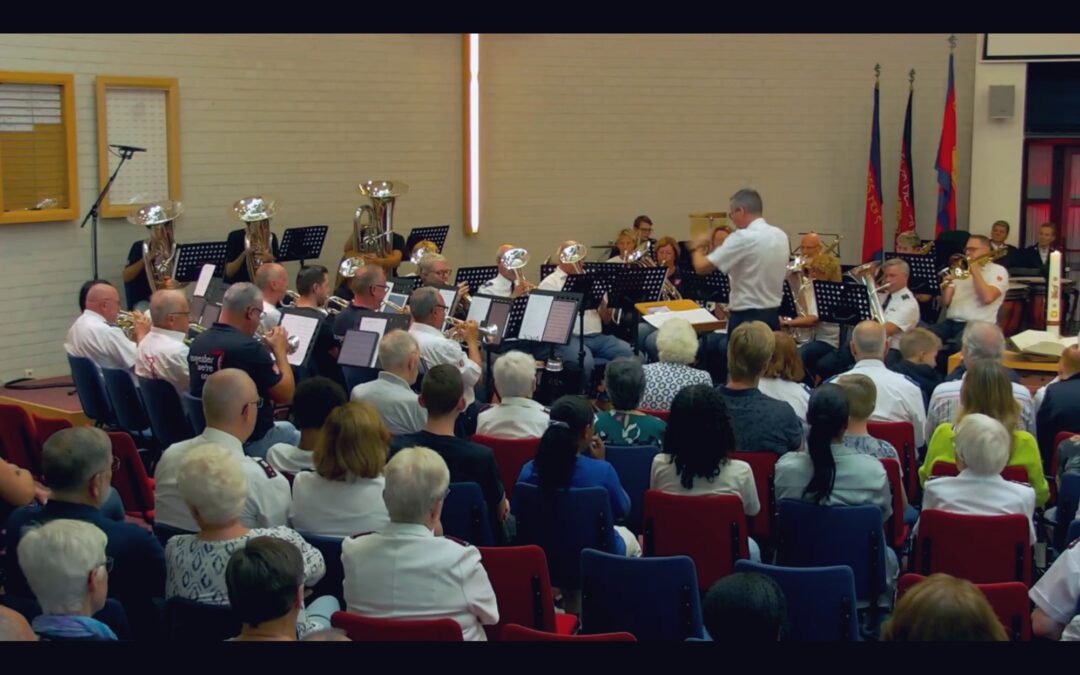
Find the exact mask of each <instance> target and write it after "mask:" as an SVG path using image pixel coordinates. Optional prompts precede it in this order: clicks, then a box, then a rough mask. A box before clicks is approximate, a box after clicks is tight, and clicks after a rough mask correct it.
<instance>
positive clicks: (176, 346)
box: [135, 326, 189, 391]
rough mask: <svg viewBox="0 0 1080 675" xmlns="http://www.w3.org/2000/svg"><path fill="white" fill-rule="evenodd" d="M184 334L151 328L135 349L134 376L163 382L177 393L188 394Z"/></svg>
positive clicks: (186, 347) (186, 351) (186, 348)
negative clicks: (183, 392) (174, 388)
mask: <svg viewBox="0 0 1080 675" xmlns="http://www.w3.org/2000/svg"><path fill="white" fill-rule="evenodd" d="M184 337H185V336H184V334H183V333H181V332H180V331H175V330H167V329H165V328H158V327H157V326H154V327H153V328H151V329H150V332H149V333H147V334H146V337H144V338H143V339H142V342H140V343H139V346H138V347H137V348H136V349H135V352H136V354H137V358H136V359H135V374H136V375H138V376H139V377H145V378H146V379H148V380H165V381H166V382H168V383H169V384H171V385H172V386H174V387H176V390H177V391H188V388H189V379H188V349H189V348H188V346H187V345H186V344H184Z"/></svg>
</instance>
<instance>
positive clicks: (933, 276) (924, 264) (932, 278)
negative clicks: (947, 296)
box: [885, 253, 941, 295]
mask: <svg viewBox="0 0 1080 675" xmlns="http://www.w3.org/2000/svg"><path fill="white" fill-rule="evenodd" d="M889 258H899V259H900V260H903V261H904V262H906V263H907V264H908V267H910V268H911V277H910V281H918V282H921V284H919V285H918V288H919V289H920V292H921V291H922V289H927V290H928V291H929V293H930V294H931V295H937V294H938V293H940V292H941V277H939V276H938V269H937V259H936V258H935V257H934V256H933V255H931V254H925V255H919V254H918V253H886V254H885V259H886V260H888V259H889ZM913 285H915V284H912V283H910V282H909V283H908V286H913Z"/></svg>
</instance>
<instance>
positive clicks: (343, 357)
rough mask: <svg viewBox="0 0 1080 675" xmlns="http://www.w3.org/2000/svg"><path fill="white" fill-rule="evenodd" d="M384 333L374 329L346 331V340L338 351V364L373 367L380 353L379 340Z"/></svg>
mask: <svg viewBox="0 0 1080 675" xmlns="http://www.w3.org/2000/svg"><path fill="white" fill-rule="evenodd" d="M381 338H382V335H381V334H379V333H377V332H375V331H372V330H350V331H346V332H345V340H344V342H342V343H341V351H340V352H339V353H338V365H340V366H352V367H354V368H373V367H375V358H376V356H377V355H378V353H379V340H380V339H381Z"/></svg>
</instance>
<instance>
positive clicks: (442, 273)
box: [432, 268, 454, 277]
mask: <svg viewBox="0 0 1080 675" xmlns="http://www.w3.org/2000/svg"><path fill="white" fill-rule="evenodd" d="M453 271H454V270H452V269H450V268H447V269H445V270H439V271H438V272H432V274H434V275H435V276H437V277H449V276H450V273H451V272H453Z"/></svg>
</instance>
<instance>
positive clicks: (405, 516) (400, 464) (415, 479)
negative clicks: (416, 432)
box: [383, 447, 450, 523]
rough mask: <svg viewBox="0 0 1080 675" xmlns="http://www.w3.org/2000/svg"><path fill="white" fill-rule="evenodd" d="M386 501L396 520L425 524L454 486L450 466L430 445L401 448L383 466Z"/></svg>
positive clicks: (396, 521) (388, 510) (391, 515)
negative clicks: (437, 504)
mask: <svg viewBox="0 0 1080 675" xmlns="http://www.w3.org/2000/svg"><path fill="white" fill-rule="evenodd" d="M383 475H384V476H385V477H386V487H384V488H383V502H384V503H385V504H386V510H387V512H388V513H389V514H390V520H391V521H393V522H395V523H423V522H424V521H425V520H426V519H427V517H428V514H430V513H431V510H432V509H433V508H435V504H436V503H437V502H438V501H439V500H441V499H443V498H444V497H445V496H446V489H447V488H448V487H450V469H449V468H447V466H446V460H444V459H443V458H442V456H441V455H439V453H437V452H435V451H434V450H431V449H429V448H419V447H418V448H405V449H403V450H400V451H398V452H397V453H396V454H394V456H393V457H391V458H390V461H389V462H387V463H386V468H385V469H383Z"/></svg>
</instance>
